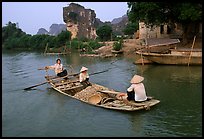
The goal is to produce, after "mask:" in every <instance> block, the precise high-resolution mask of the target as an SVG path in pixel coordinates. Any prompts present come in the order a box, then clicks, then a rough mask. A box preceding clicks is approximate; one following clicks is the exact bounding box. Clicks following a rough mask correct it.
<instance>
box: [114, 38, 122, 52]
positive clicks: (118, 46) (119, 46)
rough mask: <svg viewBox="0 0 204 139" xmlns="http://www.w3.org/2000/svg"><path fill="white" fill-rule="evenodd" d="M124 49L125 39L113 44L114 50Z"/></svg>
mask: <svg viewBox="0 0 204 139" xmlns="http://www.w3.org/2000/svg"><path fill="white" fill-rule="evenodd" d="M122 47H123V39H120V41H117V42H114V43H113V50H115V51H120V50H121V49H122Z"/></svg>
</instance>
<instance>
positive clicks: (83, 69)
mask: <svg viewBox="0 0 204 139" xmlns="http://www.w3.org/2000/svg"><path fill="white" fill-rule="evenodd" d="M86 70H88V68H86V67H82V68H81V70H80V72H82V71H86Z"/></svg>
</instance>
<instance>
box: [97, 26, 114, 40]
mask: <svg viewBox="0 0 204 139" xmlns="http://www.w3.org/2000/svg"><path fill="white" fill-rule="evenodd" d="M96 34H97V35H98V36H99V39H100V40H101V41H108V40H111V34H112V27H111V26H109V25H103V26H101V27H99V28H98V29H97V30H96Z"/></svg>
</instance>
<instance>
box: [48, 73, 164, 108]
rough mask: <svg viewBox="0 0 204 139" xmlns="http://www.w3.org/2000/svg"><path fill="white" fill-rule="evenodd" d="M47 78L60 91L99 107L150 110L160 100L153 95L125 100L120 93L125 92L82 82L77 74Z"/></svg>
mask: <svg viewBox="0 0 204 139" xmlns="http://www.w3.org/2000/svg"><path fill="white" fill-rule="evenodd" d="M73 75H74V74H73ZM45 78H46V80H47V81H48V82H49V84H50V85H51V87H52V88H53V89H54V90H56V91H58V92H59V93H61V94H64V95H67V96H69V97H72V98H74V99H77V100H79V101H82V102H84V103H87V104H90V105H94V106H97V107H102V108H107V109H113V110H121V111H136V110H141V109H146V110H149V109H150V107H152V106H154V105H156V104H158V103H159V102H160V101H159V100H157V99H154V98H153V97H148V99H147V100H146V101H144V102H140V103H136V102H135V101H125V100H124V99H123V98H124V97H126V96H121V95H120V94H124V93H121V92H117V91H115V90H113V89H109V88H107V87H104V86H102V85H99V84H95V83H91V85H90V84H86V83H80V82H79V77H78V75H77V76H76V74H75V76H73V77H70V76H69V78H68V79H67V80H65V79H63V78H53V77H52V76H45Z"/></svg>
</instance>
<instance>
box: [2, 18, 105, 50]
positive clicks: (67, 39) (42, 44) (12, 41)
mask: <svg viewBox="0 0 204 139" xmlns="http://www.w3.org/2000/svg"><path fill="white" fill-rule="evenodd" d="M85 42H86V43H85ZM46 46H47V47H48V48H49V49H52V51H53V52H54V51H58V52H59V50H61V48H64V46H65V48H68V49H82V48H85V49H86V50H88V51H91V50H93V49H95V48H99V47H101V44H99V43H98V41H97V40H89V39H87V38H81V39H79V40H78V39H73V40H71V32H69V31H62V32H61V33H60V34H58V35H57V36H50V35H46V34H43V35H30V34H26V33H25V32H23V31H22V30H21V29H20V28H18V27H17V26H16V24H15V23H11V22H9V23H8V24H7V25H6V26H4V27H2V47H3V49H12V50H13V49H25V50H26V49H27V50H41V51H42V50H45V48H46Z"/></svg>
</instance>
